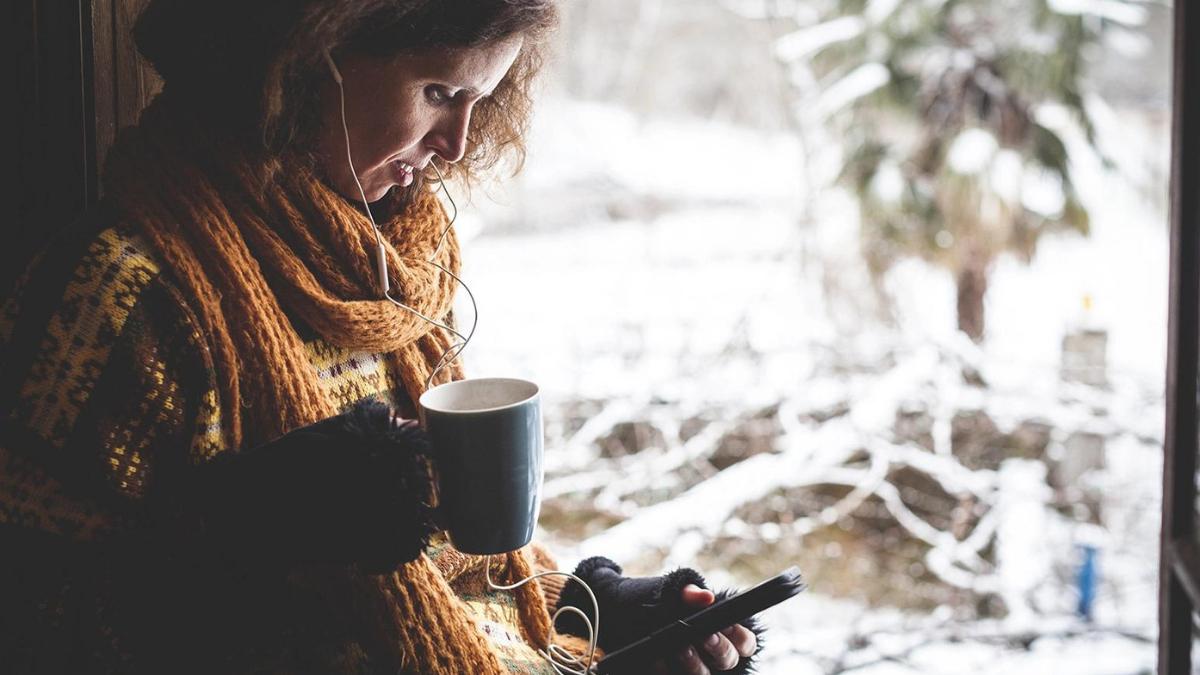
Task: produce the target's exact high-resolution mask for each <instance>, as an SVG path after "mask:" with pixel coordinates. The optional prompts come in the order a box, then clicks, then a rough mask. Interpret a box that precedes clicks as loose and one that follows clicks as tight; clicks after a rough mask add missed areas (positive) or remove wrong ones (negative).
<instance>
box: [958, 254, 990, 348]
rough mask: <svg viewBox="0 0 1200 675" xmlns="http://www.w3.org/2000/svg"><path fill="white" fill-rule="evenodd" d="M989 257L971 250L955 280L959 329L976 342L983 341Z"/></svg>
mask: <svg viewBox="0 0 1200 675" xmlns="http://www.w3.org/2000/svg"><path fill="white" fill-rule="evenodd" d="M987 263H988V261H987V257H986V256H984V255H983V254H981V253H980V252H978V251H975V250H969V251H968V252H967V255H966V256H965V257H964V260H963V264H962V267H961V268H959V270H958V277H957V278H956V279H955V280H954V281H955V286H956V287H957V290H958V329H959V330H961V331H962V332H964V333H966V334H967V336H968V337H970V338H971V340H972V341H974V342H982V341H983V327H984V324H983V318H984V317H983V297H984V295H985V294H986V293H987V283H988V278H987V277H988V264H987Z"/></svg>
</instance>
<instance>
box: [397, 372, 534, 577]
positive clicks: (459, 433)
mask: <svg viewBox="0 0 1200 675" xmlns="http://www.w3.org/2000/svg"><path fill="white" fill-rule="evenodd" d="M419 404H420V409H421V417H422V423H423V425H424V427H425V430H426V432H428V434H429V438H430V442H431V443H432V445H433V454H434V462H435V464H436V467H437V476H438V478H437V481H438V508H439V510H440V511H441V518H442V524H443V525H445V526H446V530H447V532H448V533H449V535H450V543H451V544H453V545H454V548H456V549H458V550H459V551H462V552H463V553H471V554H476V555H485V554H493V553H505V552H508V551H512V550H515V549H518V548H521V547H522V546H525V545H526V544H528V543H529V542H530V540H531V539H533V530H534V527H535V526H536V525H537V519H538V511H539V510H540V508H541V491H542V453H543V442H544V441H543V432H542V402H541V396H540V393H539V390H538V386H537V385H536V384H534V383H532V382H527V381H525V380H518V379H510V378H477V379H468V380H459V381H457V382H448V383H446V384H442V385H438V386H437V387H434V388H433V389H430V390H429V391H427V392H425V393H424V394H422V395H421V398H420V400H419Z"/></svg>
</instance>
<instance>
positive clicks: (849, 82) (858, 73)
mask: <svg viewBox="0 0 1200 675" xmlns="http://www.w3.org/2000/svg"><path fill="white" fill-rule="evenodd" d="M891 79H892V75H891V73H890V72H888V69H887V66H885V65H883V64H882V63H864V64H863V65H861V66H858V67H857V68H855V69H854V70H852V71H850V72H849V73H848V74H846V75H845V76H844V77H842V78H841V79H839V80H838V81H837V82H834V83H833V84H831V85H829V86H828V87H826V89H825V91H824V92H822V93H821V98H820V99H819V100H818V101H817V110H818V111H819V113H820V114H821V115H822V116H824V117H828V116H829V115H832V114H833V113H835V112H837V111H839V110H841V109H842V108H845V107H846V106H848V105H850V104H851V103H853V102H854V101H856V100H858V99H860V98H863V97H864V96H868V95H870V94H871V93H873V92H874V91H876V90H877V89H879V88H880V87H883V86H884V85H886V84H887V83H888V82H889V81H890V80H891Z"/></svg>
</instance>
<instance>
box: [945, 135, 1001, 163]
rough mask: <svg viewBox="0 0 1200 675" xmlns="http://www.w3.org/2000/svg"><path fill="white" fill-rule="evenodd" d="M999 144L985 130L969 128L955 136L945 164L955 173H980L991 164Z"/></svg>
mask: <svg viewBox="0 0 1200 675" xmlns="http://www.w3.org/2000/svg"><path fill="white" fill-rule="evenodd" d="M998 147H999V143H998V142H997V141H996V137H995V136H993V135H992V134H991V132H989V131H987V130H986V129H980V128H978V127H971V128H969V129H964V130H963V131H962V132H960V133H959V134H958V136H955V138H954V142H953V143H951V144H950V151H949V153H948V154H947V156H946V163H947V164H948V165H949V166H950V168H951V169H952V170H953V171H955V172H956V173H961V174H975V173H981V172H982V171H983V170H984V169H985V168H987V166H988V165H989V164H990V163H991V160H992V156H993V155H994V154H996V149H997V148H998Z"/></svg>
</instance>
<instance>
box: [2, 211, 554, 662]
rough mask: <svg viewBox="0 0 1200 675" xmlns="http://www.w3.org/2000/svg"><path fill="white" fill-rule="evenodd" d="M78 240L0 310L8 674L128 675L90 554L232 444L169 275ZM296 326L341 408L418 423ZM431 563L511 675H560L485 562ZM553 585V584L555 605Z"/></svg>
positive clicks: (110, 235)
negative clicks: (381, 407) (372, 407)
mask: <svg viewBox="0 0 1200 675" xmlns="http://www.w3.org/2000/svg"><path fill="white" fill-rule="evenodd" d="M77 239H79V241H76V242H75V243H72V244H70V245H69V246H67V247H66V249H67V250H61V249H50V252H49V253H47V254H45V255H44V256H43V259H42V260H40V261H37V263H36V264H35V265H33V266H32V267H31V270H32V271H31V272H27V273H26V275H25V276H24V277H23V278H22V279H21V281H20V282H19V283H18V286H17V288H16V291H15V292H14V293H12V294H10V295H9V297H8V299H7V300H6V302H5V304H4V305H3V308H2V310H0V342H2V344H3V352H0V353H2V354H3V361H2V362H0V372H2V373H3V378H4V379H3V381H2V382H0V396H2V397H3V398H4V402H5V407H4V408H3V409H0V410H5V411H8V414H7V415H6V417H5V419H4V427H3V435H2V437H0V439H2V443H0V550H2V551H4V554H3V556H0V558H2V559H3V560H2V561H0V570H2V571H3V575H0V663H7V664H8V665H9V667H12V668H14V670H13V672H39V673H42V672H47V673H50V672H64V673H65V672H71V673H121V672H129V671H128V670H127V666H128V665H129V662H128V658H130V657H129V654H128V653H127V652H128V650H129V649H130V645H131V644H132V643H130V642H129V641H128V640H126V639H125V637H124V636H123V635H122V634H120V631H119V630H118V629H115V628H114V627H113V625H114V623H115V622H117V619H114V618H113V617H118V618H119V613H120V608H119V606H117V605H119V604H120V601H121V600H120V595H119V593H115V592H111V591H106V590H104V589H111V588H119V586H113V585H111V584H110V582H109V580H108V578H107V576H106V572H105V571H104V570H107V569H108V568H107V567H104V566H103V565H100V564H97V563H94V562H93V559H92V558H89V557H88V556H89V555H90V554H89V553H86V551H91V550H93V548H90V547H94V546H95V545H97V544H99V545H102V544H103V543H104V542H106V541H110V540H112V539H113V538H115V537H121V536H123V535H124V534H126V533H129V532H136V531H137V530H138V529H139V528H141V527H143V526H144V525H145V524H146V523H147V522H150V521H151V520H152V519H153V518H155V517H156V515H155V508H156V505H157V504H159V503H160V502H161V501H162V495H164V494H167V493H169V491H170V490H171V489H172V485H173V479H174V476H176V475H177V472H178V471H180V470H181V468H180V467H183V470H186V467H187V466H190V465H196V464H198V463H202V462H205V461H207V460H209V459H211V458H212V457H214V456H216V455H218V454H220V453H222V452H225V451H226V450H227V448H225V447H224V445H223V437H222V434H221V419H220V415H221V412H220V406H219V405H218V395H217V387H216V386H215V384H214V382H213V378H214V374H213V370H212V367H211V361H210V360H209V359H207V358H206V355H205V353H204V349H203V347H202V345H203V341H202V340H201V336H200V333H199V330H198V328H197V324H196V321H195V319H194V317H193V316H191V315H190V314H189V312H188V311H187V310H186V305H185V304H184V303H182V302H181V298H180V295H179V291H178V290H177V289H176V288H175V287H174V286H173V285H172V283H171V282H170V280H169V278H168V276H169V275H165V274H162V273H161V270H160V266H159V265H158V264H157V263H156V262H155V261H154V260H153V259H152V258H151V257H150V255H149V254H148V253H147V251H149V248H148V247H147V246H146V245H145V244H144V242H142V241H140V240H139V239H138V238H137V237H136V236H135V235H133V234H131V233H130V232H128V231H126V230H124V229H123V228H122V227H120V226H118V225H116V224H112V223H109V224H105V223H104V222H101V223H100V225H99V226H97V227H96V228H95V231H94V232H91V233H90V234H89V236H87V237H83V238H77ZM297 328H298V330H299V331H300V333H301V335H302V336H303V337H304V338H305V347H306V351H307V356H308V358H309V361H310V365H311V367H312V368H313V369H314V370H315V371H316V373H317V376H318V378H319V381H320V383H321V385H322V388H323V391H324V394H325V395H326V396H327V397H328V399H329V400H330V401H331V402H333V403H334V404H335V405H334V407H335V408H336V409H337V410H339V411H344V410H346V409H348V408H350V407H351V406H353V405H354V404H355V403H357V402H359V401H362V400H363V399H366V398H369V397H375V398H378V399H382V400H384V401H385V402H387V403H389V404H391V405H393V406H395V407H397V409H400V410H402V411H406V412H409V413H410V414H411V403H410V402H409V401H408V400H407V397H406V396H401V397H400V398H399V399H398V398H397V397H396V396H395V392H396V391H401V392H402V391H403V388H402V387H401V386H399V384H398V383H397V382H395V381H393V376H392V375H391V373H389V372H388V369H387V368H386V367H385V360H384V359H383V358H382V356H381V355H380V354H374V353H366V352H358V353H355V352H351V351H348V350H346V349H342V348H338V347H334V346H332V345H330V344H329V343H327V342H325V341H323V340H321V339H319V338H317V337H315V336H314V335H313V334H312V333H311V332H308V333H305V331H304V329H303V328H302V327H300V326H297ZM427 555H428V556H429V557H430V558H431V559H432V560H433V561H434V563H435V564H436V566H437V568H438V569H439V571H441V573H442V574H443V575H444V576H445V577H446V579H447V580H448V581H449V582H450V585H451V588H452V589H453V590H454V591H455V593H456V594H457V595H458V596H459V599H460V600H461V601H462V602H464V603H465V605H466V606H467V607H469V608H470V611H471V614H472V615H473V617H474V618H475V620H476V624H477V628H478V629H479V630H480V631H482V632H483V633H484V634H485V635H486V637H487V638H488V640H489V641H490V642H491V644H492V645H493V646H494V647H495V651H496V653H497V654H498V655H499V657H500V659H501V661H502V663H503V664H504V665H505V666H506V667H507V668H508V670H509V671H511V672H513V673H529V674H531V675H532V674H540V673H552V672H553V671H552V670H550V668H549V666H548V665H547V664H546V663H545V662H544V661H543V659H542V658H541V656H539V655H538V654H537V653H536V652H535V651H534V650H533V649H532V648H531V647H530V646H528V645H527V644H526V640H524V639H523V638H522V631H521V628H520V619H519V617H518V613H517V607H516V604H515V602H514V601H513V599H512V598H511V596H510V595H509V594H507V593H504V592H493V591H490V590H489V589H488V588H487V587H486V584H484V583H483V582H482V578H483V575H482V570H483V567H482V565H483V559H480V558H476V557H472V556H466V555H464V554H461V553H458V552H457V551H454V550H453V549H452V548H450V547H449V546H448V545H447V544H446V542H445V541H444V540H443V539H440V538H435V540H434V542H433V544H432V546H431V548H430V549H429V551H428V552H427ZM531 557H532V558H533V560H534V561H535V562H536V563H538V564H540V565H541V566H543V567H549V566H551V565H553V562H552V560H550V559H548V558H546V557H545V556H544V554H543V553H542V552H540V551H539V552H535V554H534V555H533V556H531ZM97 570H100V571H99V572H98V571H97ZM559 588H561V583H556V582H554V581H550V582H549V583H547V584H545V592H546V594H547V596H551V601H553V600H554V599H555V596H556V594H557V591H558V589H559ZM98 589H99V590H98ZM110 619H111V620H110ZM575 646H578V645H575ZM338 658H339V659H340V660H339V664H341V665H342V666H345V665H346V664H347V663H349V662H350V661H352V660H353V659H352V658H351V657H349V656H346V655H341V656H339V657H338ZM344 669H345V670H349V671H353V670H354V668H353V667H346V668H344ZM6 672H8V671H6ZM261 672H273V671H268V670H264V671H261ZM363 672H364V673H365V672H369V671H368V670H365V669H364V670H363Z"/></svg>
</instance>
